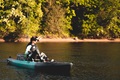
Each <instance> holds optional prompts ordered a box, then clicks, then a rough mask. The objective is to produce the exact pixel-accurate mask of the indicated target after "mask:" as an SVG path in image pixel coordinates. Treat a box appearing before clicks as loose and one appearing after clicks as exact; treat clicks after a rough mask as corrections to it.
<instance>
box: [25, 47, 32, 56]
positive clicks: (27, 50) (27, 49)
mask: <svg viewBox="0 0 120 80" xmlns="http://www.w3.org/2000/svg"><path fill="white" fill-rule="evenodd" d="M31 47H32V46H31V45H28V46H27V48H26V51H25V55H27V54H29V51H30V49H31Z"/></svg>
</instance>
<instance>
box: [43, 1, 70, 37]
mask: <svg viewBox="0 0 120 80" xmlns="http://www.w3.org/2000/svg"><path fill="white" fill-rule="evenodd" d="M43 9H44V10H43V11H44V14H45V16H44V17H43V18H44V20H43V22H44V25H45V26H44V34H46V35H49V36H51V35H52V36H56V37H68V36H69V35H70V32H69V30H70V29H72V28H71V25H70V24H71V22H70V21H69V20H68V15H67V9H66V7H64V6H63V3H62V2H60V1H59V0H57V1H48V2H46V4H45V6H44V7H43Z"/></svg>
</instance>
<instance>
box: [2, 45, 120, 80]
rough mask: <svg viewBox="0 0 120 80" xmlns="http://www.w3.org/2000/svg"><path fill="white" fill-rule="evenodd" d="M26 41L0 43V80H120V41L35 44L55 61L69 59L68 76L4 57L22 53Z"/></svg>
mask: <svg viewBox="0 0 120 80" xmlns="http://www.w3.org/2000/svg"><path fill="white" fill-rule="evenodd" d="M26 44H27V43H0V66H1V68H0V80H120V63H119V61H120V49H119V47H120V43H38V47H39V49H40V51H41V52H44V53H46V54H47V55H48V56H49V58H51V59H52V58H53V59H55V60H56V61H67V62H73V64H74V65H73V68H72V70H71V74H70V75H69V76H66V75H54V74H47V73H41V72H36V71H33V70H28V69H20V68H17V67H13V66H8V65H7V64H6V58H8V56H12V57H13V58H15V57H16V55H17V54H18V53H24V50H25V47H26Z"/></svg>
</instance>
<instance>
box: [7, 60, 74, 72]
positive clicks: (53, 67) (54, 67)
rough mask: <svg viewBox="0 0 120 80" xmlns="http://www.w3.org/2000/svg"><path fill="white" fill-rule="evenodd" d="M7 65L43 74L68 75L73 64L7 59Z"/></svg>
mask: <svg viewBox="0 0 120 80" xmlns="http://www.w3.org/2000/svg"><path fill="white" fill-rule="evenodd" d="M7 63H8V64H9V65H12V66H17V67H21V68H27V69H34V70H37V71H38V70H40V71H44V72H63V73H65V72H66V73H69V72H70V70H71V68H72V65H73V63H70V62H56V61H54V62H50V61H49V62H33V61H26V60H19V59H13V58H8V59H7Z"/></svg>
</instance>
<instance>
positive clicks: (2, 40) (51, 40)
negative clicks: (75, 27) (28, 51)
mask: <svg viewBox="0 0 120 80" xmlns="http://www.w3.org/2000/svg"><path fill="white" fill-rule="evenodd" d="M29 40H30V39H29V38H20V39H19V40H16V41H15V42H29ZM0 42H5V40H4V39H0ZM39 42H120V39H77V38H66V39H62V38H52V39H50V38H42V39H40V40H39Z"/></svg>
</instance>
